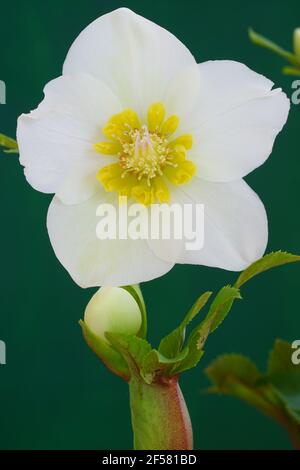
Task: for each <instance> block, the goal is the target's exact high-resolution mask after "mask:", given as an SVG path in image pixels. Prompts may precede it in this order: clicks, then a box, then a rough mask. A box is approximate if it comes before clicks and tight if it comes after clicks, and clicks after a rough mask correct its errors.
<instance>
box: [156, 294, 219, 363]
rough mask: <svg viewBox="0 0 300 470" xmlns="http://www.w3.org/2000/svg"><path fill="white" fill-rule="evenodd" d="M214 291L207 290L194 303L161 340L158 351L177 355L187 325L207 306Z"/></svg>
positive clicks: (167, 355)
mask: <svg viewBox="0 0 300 470" xmlns="http://www.w3.org/2000/svg"><path fill="white" fill-rule="evenodd" d="M211 294H212V292H205V293H204V294H202V295H201V296H200V297H199V298H198V299H197V300H196V302H195V303H194V304H193V306H192V307H191V309H190V310H189V311H188V313H187V315H186V316H185V318H184V319H183V321H182V323H181V324H180V325H179V326H178V327H177V328H176V329H175V330H173V331H172V332H171V333H170V334H168V335H167V336H165V338H163V339H162V340H161V342H160V345H159V348H158V351H159V352H160V353H161V354H163V355H164V356H166V357H169V358H172V357H176V356H177V355H178V353H179V351H180V350H181V347H182V345H183V341H184V336H185V329H186V327H187V325H188V324H189V323H190V322H191V321H192V320H193V319H194V318H195V316H196V315H197V314H198V313H199V312H200V310H201V309H202V308H203V307H204V306H205V304H206V303H207V301H208V299H209V298H210V296H211Z"/></svg>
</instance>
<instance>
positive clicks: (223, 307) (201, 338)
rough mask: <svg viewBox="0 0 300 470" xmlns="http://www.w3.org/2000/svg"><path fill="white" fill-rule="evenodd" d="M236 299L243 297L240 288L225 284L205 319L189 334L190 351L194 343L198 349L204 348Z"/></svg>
mask: <svg viewBox="0 0 300 470" xmlns="http://www.w3.org/2000/svg"><path fill="white" fill-rule="evenodd" d="M235 299H241V295H240V291H239V289H237V288H236V287H232V286H225V287H222V289H220V291H219V292H218V294H217V295H216V297H215V299H214V301H213V302H212V304H211V306H210V309H209V312H208V314H207V315H206V317H205V319H204V320H203V321H202V322H201V323H200V324H199V325H198V326H196V327H195V328H194V330H193V331H192V332H191V334H190V336H189V339H188V342H187V345H188V347H189V348H190V351H192V350H193V347H194V346H193V345H195V347H196V348H197V349H203V346H204V344H205V341H206V339H207V337H208V335H209V334H210V333H212V332H213V331H215V329H216V328H217V327H218V326H219V325H220V324H221V322H222V321H223V320H224V318H225V317H226V316H227V315H228V313H229V311H230V309H231V307H232V304H233V301H234V300H235Z"/></svg>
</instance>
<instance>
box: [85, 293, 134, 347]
mask: <svg viewBox="0 0 300 470" xmlns="http://www.w3.org/2000/svg"><path fill="white" fill-rule="evenodd" d="M84 322H85V324H86V325H87V327H88V328H89V329H90V331H91V332H92V333H94V334H95V335H97V336H98V337H100V338H102V339H104V340H105V341H107V339H106V337H105V334H104V333H105V332H110V333H126V334H132V335H134V334H137V333H138V332H139V330H140V328H141V326H142V314H141V311H140V308H139V306H138V304H137V302H136V300H135V299H134V297H133V296H132V295H131V294H130V293H129V292H128V291H127V290H125V289H123V288H121V287H102V288H101V289H99V290H98V291H97V292H96V294H95V295H93V297H92V298H91V300H90V301H89V303H88V305H87V307H86V309H85V313H84Z"/></svg>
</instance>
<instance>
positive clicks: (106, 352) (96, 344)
mask: <svg viewBox="0 0 300 470" xmlns="http://www.w3.org/2000/svg"><path fill="white" fill-rule="evenodd" d="M79 324H80V326H81V329H82V333H83V336H84V339H85V340H86V342H87V344H88V345H89V347H90V348H91V350H92V351H93V352H94V353H95V354H96V355H97V356H98V357H99V358H100V359H101V361H102V362H103V363H104V364H105V365H106V367H108V369H110V370H112V372H114V373H115V374H117V375H119V376H120V377H122V378H124V379H125V380H127V379H128V378H129V376H130V373H129V369H128V366H127V364H126V361H125V360H124V359H123V357H122V355H121V354H119V353H118V352H117V351H115V349H113V348H112V347H111V346H110V344H108V343H107V342H106V341H104V340H103V339H102V338H99V337H98V336H97V335H95V334H94V333H92V331H91V330H90V329H89V328H88V326H87V325H86V324H85V323H84V321H82V320H80V321H79Z"/></svg>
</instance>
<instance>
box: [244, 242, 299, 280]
mask: <svg viewBox="0 0 300 470" xmlns="http://www.w3.org/2000/svg"><path fill="white" fill-rule="evenodd" d="M297 261H300V256H297V255H292V254H291V253H287V252H285V251H276V252H273V253H269V254H267V255H265V256H263V257H262V258H260V259H259V260H257V261H255V262H254V263H252V264H250V266H249V267H248V268H247V269H245V271H243V272H242V273H241V274H240V276H239V277H238V279H237V281H236V283H235V287H238V288H240V287H241V286H242V285H243V284H245V283H246V282H247V281H249V280H250V279H252V278H253V277H254V276H257V274H260V273H262V272H264V271H267V270H268V269H271V268H275V267H277V266H281V265H283V264H288V263H295V262H297Z"/></svg>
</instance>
